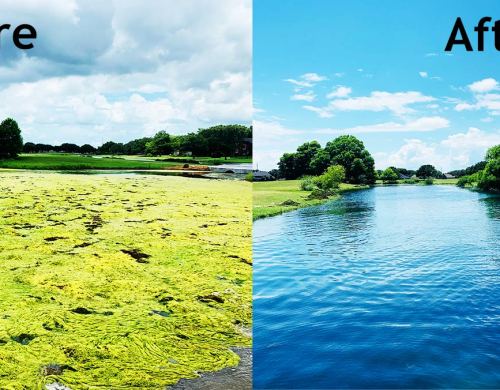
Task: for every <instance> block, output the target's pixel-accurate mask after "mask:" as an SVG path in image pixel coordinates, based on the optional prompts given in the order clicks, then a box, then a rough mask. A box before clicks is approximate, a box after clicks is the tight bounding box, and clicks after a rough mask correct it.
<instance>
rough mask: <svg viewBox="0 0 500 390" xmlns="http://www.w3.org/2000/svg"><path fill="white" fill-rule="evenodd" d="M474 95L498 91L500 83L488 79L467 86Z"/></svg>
mask: <svg viewBox="0 0 500 390" xmlns="http://www.w3.org/2000/svg"><path fill="white" fill-rule="evenodd" d="M467 87H468V88H469V89H470V90H471V91H472V92H474V93H485V92H490V91H494V90H497V89H498V81H496V80H495V79H493V78H487V79H483V80H480V81H476V82H474V83H472V84H469V85H468V86H467Z"/></svg>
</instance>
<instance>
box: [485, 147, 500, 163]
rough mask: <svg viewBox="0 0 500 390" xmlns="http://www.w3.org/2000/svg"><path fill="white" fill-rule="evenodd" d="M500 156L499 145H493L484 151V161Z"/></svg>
mask: <svg viewBox="0 0 500 390" xmlns="http://www.w3.org/2000/svg"><path fill="white" fill-rule="evenodd" d="M499 158H500V145H496V146H493V147H491V148H489V149H488V151H487V152H486V161H491V160H495V159H499Z"/></svg>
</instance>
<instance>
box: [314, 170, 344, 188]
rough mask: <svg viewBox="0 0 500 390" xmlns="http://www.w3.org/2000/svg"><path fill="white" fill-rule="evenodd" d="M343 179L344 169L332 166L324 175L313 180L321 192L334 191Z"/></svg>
mask: <svg viewBox="0 0 500 390" xmlns="http://www.w3.org/2000/svg"><path fill="white" fill-rule="evenodd" d="M344 179H345V169H344V167H343V166H342V165H332V166H330V167H328V168H327V169H326V171H325V173H323V174H322V175H320V176H317V177H315V178H314V184H316V185H317V186H318V188H321V189H322V190H334V189H337V188H339V185H340V183H341V182H342V180H344Z"/></svg>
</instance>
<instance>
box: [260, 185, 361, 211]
mask: <svg viewBox="0 0 500 390" xmlns="http://www.w3.org/2000/svg"><path fill="white" fill-rule="evenodd" d="M299 185H300V180H279V181H267V182H257V183H253V218H254V219H259V218H265V217H270V216H273V215H278V214H281V213H284V212H287V211H291V210H295V209H298V208H302V207H307V206H313V205H317V204H321V203H324V202H326V201H327V200H318V199H313V200H309V199H307V196H308V195H309V194H310V191H302V190H300V187H299ZM360 188H367V186H358V185H354V184H345V183H342V184H341V185H340V191H339V192H340V193H342V192H345V191H349V190H355V189H360ZM337 196H339V195H337ZM331 199H335V196H334V197H331V198H330V200H331ZM287 201H291V202H290V204H289V205H284V204H283V203H284V202H287ZM292 202H293V203H296V204H293V203H292Z"/></svg>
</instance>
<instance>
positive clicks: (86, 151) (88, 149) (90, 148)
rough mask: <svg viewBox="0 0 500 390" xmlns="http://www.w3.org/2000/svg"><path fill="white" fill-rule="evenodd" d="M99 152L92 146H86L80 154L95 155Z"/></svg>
mask: <svg viewBox="0 0 500 390" xmlns="http://www.w3.org/2000/svg"><path fill="white" fill-rule="evenodd" d="M96 151H97V149H96V148H94V147H93V146H92V145H89V144H84V145H82V146H81V147H80V152H81V153H83V154H94V153H95V152H96Z"/></svg>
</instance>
